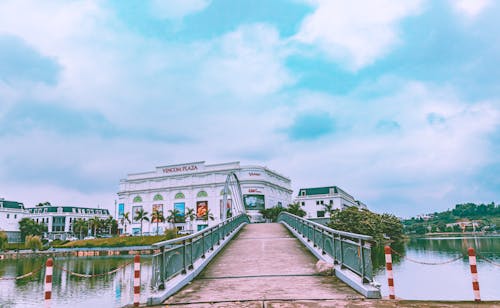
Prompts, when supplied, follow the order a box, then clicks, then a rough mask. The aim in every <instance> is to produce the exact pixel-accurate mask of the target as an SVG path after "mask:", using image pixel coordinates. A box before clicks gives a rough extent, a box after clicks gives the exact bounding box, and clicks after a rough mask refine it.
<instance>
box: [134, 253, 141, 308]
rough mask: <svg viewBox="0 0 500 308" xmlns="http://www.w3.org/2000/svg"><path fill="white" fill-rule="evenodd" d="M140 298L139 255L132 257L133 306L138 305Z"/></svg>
mask: <svg viewBox="0 0 500 308" xmlns="http://www.w3.org/2000/svg"><path fill="white" fill-rule="evenodd" d="M140 299H141V256H139V255H135V257H134V307H139V301H140Z"/></svg>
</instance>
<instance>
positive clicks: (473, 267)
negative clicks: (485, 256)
mask: <svg viewBox="0 0 500 308" xmlns="http://www.w3.org/2000/svg"><path fill="white" fill-rule="evenodd" d="M467 252H468V253H469V265H470V272H471V275H472V292H474V300H475V301H476V302H480V301H481V293H480V292H479V281H478V275H477V264H476V251H475V250H474V248H472V247H471V248H469V249H468V250H467Z"/></svg>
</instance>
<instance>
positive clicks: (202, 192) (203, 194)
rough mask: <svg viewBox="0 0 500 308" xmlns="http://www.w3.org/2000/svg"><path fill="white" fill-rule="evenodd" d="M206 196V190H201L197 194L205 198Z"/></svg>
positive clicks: (198, 196) (197, 196)
mask: <svg viewBox="0 0 500 308" xmlns="http://www.w3.org/2000/svg"><path fill="white" fill-rule="evenodd" d="M204 197H208V194H207V192H206V191H204V190H200V191H199V192H198V193H197V194H196V198H204Z"/></svg>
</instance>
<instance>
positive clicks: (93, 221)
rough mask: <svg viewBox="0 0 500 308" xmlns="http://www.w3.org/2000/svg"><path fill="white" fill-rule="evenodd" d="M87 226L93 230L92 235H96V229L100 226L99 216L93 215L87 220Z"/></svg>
mask: <svg viewBox="0 0 500 308" xmlns="http://www.w3.org/2000/svg"><path fill="white" fill-rule="evenodd" d="M88 223H89V228H90V229H91V230H92V231H93V233H92V234H94V237H95V236H96V235H97V229H99V227H100V226H101V220H100V219H99V217H97V216H94V217H92V218H90V219H89V220H88Z"/></svg>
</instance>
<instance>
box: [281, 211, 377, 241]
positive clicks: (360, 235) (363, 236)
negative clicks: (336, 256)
mask: <svg viewBox="0 0 500 308" xmlns="http://www.w3.org/2000/svg"><path fill="white" fill-rule="evenodd" d="M281 214H286V215H290V216H292V217H294V218H297V219H301V220H303V221H304V222H305V223H306V224H311V225H315V226H316V227H318V228H322V229H324V230H325V231H328V232H331V233H335V234H338V235H343V236H346V237H352V238H356V239H362V240H365V241H373V237H372V236H369V235H364V234H358V233H352V232H347V231H340V230H336V229H332V228H329V227H327V226H325V225H322V224H320V223H317V222H315V221H312V220H308V219H305V218H302V217H299V216H297V215H294V214H291V213H288V212H281V213H280V215H281ZM278 220H279V218H278Z"/></svg>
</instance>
